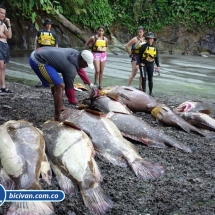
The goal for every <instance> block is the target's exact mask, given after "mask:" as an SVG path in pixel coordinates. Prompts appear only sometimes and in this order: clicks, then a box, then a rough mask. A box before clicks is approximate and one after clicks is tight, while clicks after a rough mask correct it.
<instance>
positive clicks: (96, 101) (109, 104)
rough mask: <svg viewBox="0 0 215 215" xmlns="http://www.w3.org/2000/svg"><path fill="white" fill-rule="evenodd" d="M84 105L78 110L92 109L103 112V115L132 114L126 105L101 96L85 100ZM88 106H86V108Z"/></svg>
mask: <svg viewBox="0 0 215 215" xmlns="http://www.w3.org/2000/svg"><path fill="white" fill-rule="evenodd" d="M83 104H84V105H80V106H79V108H78V109H84V108H91V109H96V110H99V111H101V112H102V113H108V112H119V113H125V114H132V111H131V110H130V109H128V108H127V107H126V106H125V105H124V104H122V103H120V102H119V101H117V100H116V99H113V98H109V97H108V96H99V97H97V98H92V99H90V100H84V101H83ZM85 105H86V106H85Z"/></svg>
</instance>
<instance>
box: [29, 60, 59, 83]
mask: <svg viewBox="0 0 215 215" xmlns="http://www.w3.org/2000/svg"><path fill="white" fill-rule="evenodd" d="M29 64H30V66H31V68H32V69H33V70H34V72H35V73H36V75H37V76H38V77H39V79H40V80H41V82H42V84H43V86H44V87H53V86H57V85H58V84H61V83H63V79H62V78H61V77H60V75H59V73H58V72H57V70H56V69H55V68H53V67H52V66H49V65H48V64H37V63H35V62H34V61H33V60H32V59H31V57H30V59H29Z"/></svg>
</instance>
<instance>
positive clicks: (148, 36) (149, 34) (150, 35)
mask: <svg viewBox="0 0 215 215" xmlns="http://www.w3.org/2000/svg"><path fill="white" fill-rule="evenodd" d="M150 38H152V39H154V41H156V40H157V38H155V35H154V34H153V33H152V32H149V33H148V34H147V35H146V39H150Z"/></svg>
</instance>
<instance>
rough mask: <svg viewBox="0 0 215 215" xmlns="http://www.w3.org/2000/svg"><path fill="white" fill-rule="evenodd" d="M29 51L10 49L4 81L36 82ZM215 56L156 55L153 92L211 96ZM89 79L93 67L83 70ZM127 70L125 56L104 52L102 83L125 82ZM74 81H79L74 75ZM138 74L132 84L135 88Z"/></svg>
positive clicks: (31, 83)
mask: <svg viewBox="0 0 215 215" xmlns="http://www.w3.org/2000/svg"><path fill="white" fill-rule="evenodd" d="M30 53H31V51H11V58H10V63H9V64H8V65H7V69H6V77H7V79H6V80H7V81H13V82H19V83H22V84H27V85H30V86H33V85H35V84H36V83H37V82H38V78H37V76H36V75H35V74H34V72H33V71H32V70H31V68H30V66H29V63H28V58H29V56H30ZM214 59H215V57H214V56H210V57H200V56H184V55H170V54H160V64H161V76H155V77H154V92H155V94H156V92H157V93H158V92H163V93H167V94H169V93H170V94H176V93H180V94H190V95H200V96H202V97H209V98H210V97H212V96H214V89H215V61H214ZM86 71H87V73H88V75H89V77H90V79H91V81H92V82H93V76H94V70H90V69H88V68H87V69H86ZM130 73H131V64H130V58H129V57H128V55H127V54H126V55H124V54H120V55H113V54H110V53H109V54H108V58H107V63H106V65H105V71H104V78H103V86H108V85H127V80H128V77H129V75H130ZM75 82H81V79H80V78H79V77H78V76H77V78H76V81H75ZM138 82H139V73H138V74H137V75H136V77H135V79H134V81H133V82H132V85H133V86H134V87H138V86H139V84H138Z"/></svg>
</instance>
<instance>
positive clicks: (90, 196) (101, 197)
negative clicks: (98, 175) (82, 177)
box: [81, 184, 113, 215]
mask: <svg viewBox="0 0 215 215" xmlns="http://www.w3.org/2000/svg"><path fill="white" fill-rule="evenodd" d="M81 194H82V197H83V200H84V204H85V205H86V207H87V208H89V210H90V211H92V212H94V213H96V214H98V215H103V214H105V213H106V212H107V211H109V210H110V209H111V208H112V207H113V202H112V201H111V199H110V198H109V197H108V196H107V194H105V192H104V190H103V189H102V188H101V186H100V185H99V184H96V186H94V187H93V188H90V189H87V190H81Z"/></svg>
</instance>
